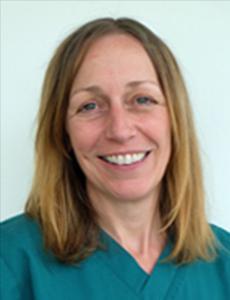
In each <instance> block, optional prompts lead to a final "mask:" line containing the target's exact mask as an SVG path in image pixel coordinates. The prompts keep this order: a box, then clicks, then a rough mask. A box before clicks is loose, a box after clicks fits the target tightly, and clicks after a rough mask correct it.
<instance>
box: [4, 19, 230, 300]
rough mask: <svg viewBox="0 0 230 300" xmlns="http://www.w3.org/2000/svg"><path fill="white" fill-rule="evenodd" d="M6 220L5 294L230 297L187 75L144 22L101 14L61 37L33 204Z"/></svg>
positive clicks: (41, 125)
mask: <svg viewBox="0 0 230 300" xmlns="http://www.w3.org/2000/svg"><path fill="white" fill-rule="evenodd" d="M1 227H2V234H1V236H2V238H3V242H2V250H1V252H2V270H3V271H2V274H3V285H2V295H3V298H2V299H3V300H7V299H23V300H26V299H38V300H40V299H42V300H44V299H49V300H51V299H55V300H58V299H69V300H71V299H87V300H88V299H89V300H90V299H111V300H112V299H121V300H122V299H178V300H180V299H195V298H197V299H218V300H220V299H229V298H230V280H229V278H230V255H229V251H228V250H229V245H230V236H229V233H227V232H226V231H224V230H222V229H220V228H218V227H215V226H210V225H209V224H208V222H207V219H206V216H205V212H204V192H203V183H202V174H201V166H200V159H199V152H198V145H197V140H196V135H195V131H194V125H193V120H192V113H191V109H190V105H189V100H188V96H187V92H186V88H185V85H184V82H183V78H182V75H181V73H180V70H179V68H178V65H177V63H176V61H175V58H174V56H173V54H172V53H171V51H170V50H169V49H168V47H167V46H166V45H165V44H164V42H163V41H162V40H161V39H159V37H157V36H156V35H155V34H154V33H152V32H151V31H150V30H149V29H147V28H146V27H145V26H144V25H142V24H140V23H138V22H137V21H134V20H131V19H125V18H123V19H117V20H114V19H109V18H108V19H98V20H95V21H92V22H89V23H87V24H85V25H84V26H82V27H81V28H80V29H78V30H77V31H75V32H73V33H72V34H71V35H70V36H69V37H67V38H66V39H65V40H64V41H63V43H62V44H61V45H60V46H59V48H58V49H57V51H56V52H55V54H54V56H53V58H52V60H51V62H50V65H49V67H48V70H47V73H46V77H45V81H44V86H43V93H42V100H41V106H40V111H39V116H38V129H37V137H36V169H35V176H34V182H33V186H32V190H31V193H30V196H29V199H28V202H27V205H26V213H25V214H23V215H20V216H17V217H15V218H13V219H11V220H8V221H5V222H4V223H3V224H2V226H1Z"/></svg>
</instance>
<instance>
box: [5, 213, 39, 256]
mask: <svg viewBox="0 0 230 300" xmlns="http://www.w3.org/2000/svg"><path fill="white" fill-rule="evenodd" d="M0 231H1V234H0V239H1V254H2V255H3V256H4V254H6V255H8V254H9V252H11V251H17V250H18V249H25V250H26V249H31V248H33V247H34V248H37V246H38V245H41V241H42V234H41V230H40V226H39V224H38V223H37V222H36V221H35V220H34V219H32V218H31V217H29V216H27V215H26V214H20V215H17V216H15V217H12V218H10V219H7V220H5V221H3V222H1V224H0Z"/></svg>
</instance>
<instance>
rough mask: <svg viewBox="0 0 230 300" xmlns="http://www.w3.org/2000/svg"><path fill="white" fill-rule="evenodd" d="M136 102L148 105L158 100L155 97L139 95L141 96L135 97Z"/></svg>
mask: <svg viewBox="0 0 230 300" xmlns="http://www.w3.org/2000/svg"><path fill="white" fill-rule="evenodd" d="M135 100H136V102H137V104H140V105H149V104H157V103H158V101H156V100H155V99H153V98H151V97H148V96H141V97H137V98H136V99H135Z"/></svg>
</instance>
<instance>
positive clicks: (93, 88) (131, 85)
mask: <svg viewBox="0 0 230 300" xmlns="http://www.w3.org/2000/svg"><path fill="white" fill-rule="evenodd" d="M142 84H152V85H154V86H156V87H158V88H160V86H159V84H158V83H157V82H155V81H152V80H139V81H130V82H128V83H127V84H126V88H134V87H137V86H139V85H142ZM81 92H90V93H95V94H103V90H102V88H101V87H100V86H98V85H91V86H86V87H82V88H79V89H75V90H73V93H72V94H71V97H73V96H74V95H76V94H78V93H81Z"/></svg>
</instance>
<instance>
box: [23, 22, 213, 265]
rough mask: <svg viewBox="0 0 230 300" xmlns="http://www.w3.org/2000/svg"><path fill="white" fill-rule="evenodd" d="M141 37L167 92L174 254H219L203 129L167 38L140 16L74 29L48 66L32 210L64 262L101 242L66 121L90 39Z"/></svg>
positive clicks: (165, 213)
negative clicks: (208, 209)
mask: <svg viewBox="0 0 230 300" xmlns="http://www.w3.org/2000/svg"><path fill="white" fill-rule="evenodd" d="M116 33H122V34H128V35H132V36H133V37H135V38H136V39H137V40H138V41H139V42H140V43H141V44H142V45H143V47H144V48H145V50H146V52H147V54H148V55H149V57H150V59H151V61H152V63H153V66H154V68H155V69H156V72H157V76H158V79H159V82H160V85H161V88H162V91H163V93H164V95H165V98H166V101H167V105H168V109H169V114H170V119H171V127H172V154H171V158H170V162H169V165H168V167H167V170H166V173H165V175H164V178H163V182H162V192H161V196H160V199H159V201H160V213H161V218H162V223H163V228H162V230H163V231H165V232H167V233H168V234H169V235H170V236H171V237H172V239H173V242H174V247H173V251H172V253H171V255H170V256H169V259H172V260H175V261H176V262H177V263H189V262H192V261H193V260H195V259H198V258H202V259H205V260H210V259H211V258H213V257H214V256H215V239H214V235H213V233H212V230H211V228H210V226H209V224H208V223H207V219H206V216H205V208H204V190H203V180H202V171H201V163H200V156H199V150H198V143H197V137H196V134H195V129H194V124H193V118H192V112H191V108H190V103H189V99H188V95H187V92H186V87H185V84H184V81H183V77H182V75H181V72H180V70H179V67H178V64H177V62H176V60H175V58H174V56H173V54H172V53H171V51H170V50H169V48H168V47H167V46H166V45H165V43H164V42H163V41H162V40H161V39H160V38H159V37H158V36H156V35H155V34H154V33H153V32H151V31H150V30H149V29H148V28H146V27H145V26H144V25H142V24H140V23H139V22H137V21H135V20H132V19H128V18H120V19H116V20H115V19H112V18H105V19H98V20H94V21H92V22H89V23H87V24H85V25H83V26H82V27H80V28H79V29H78V30H76V31H75V32H73V33H72V34H71V35H70V36H68V37H67V38H66V39H65V40H64V41H63V42H62V43H61V45H60V46H59V47H58V48H57V50H56V52H55V54H54V56H53V58H52V60H51V62H50V64H49V67H48V70H47V72H46V76H45V80H44V85H43V92H42V96H41V105H40V110H39V114H38V129H37V135H36V164H35V174H34V180H33V185H32V189H31V193H30V195H29V198H28V201H27V204H26V212H27V213H28V214H29V215H30V216H32V217H33V218H35V219H37V220H38V221H39V222H40V224H41V227H42V231H43V236H44V241H45V245H46V247H47V248H48V249H49V250H51V251H52V252H53V254H54V255H55V256H56V257H57V258H59V259H60V260H61V261H63V262H76V261H81V260H82V259H84V258H85V257H87V256H88V255H90V254H91V253H92V252H93V251H94V250H95V249H97V247H98V245H99V238H98V237H99V228H98V226H97V222H96V218H97V216H96V212H95V210H94V209H93V207H92V205H91V203H90V200H89V199H88V197H87V192H86V187H85V181H86V178H85V176H84V174H83V172H82V171H81V169H80V167H79V165H78V163H77V161H76V159H75V157H74V153H73V152H72V151H71V147H70V142H69V138H68V135H67V132H66V129H65V119H66V112H67V107H68V101H69V95H70V90H71V87H72V84H73V80H74V77H75V76H76V74H77V72H78V70H79V68H80V66H81V63H82V62H83V60H84V57H85V54H86V52H87V50H88V49H89V47H90V45H91V44H92V43H93V42H94V41H96V40H97V39H99V38H100V37H102V36H104V35H107V34H116Z"/></svg>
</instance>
